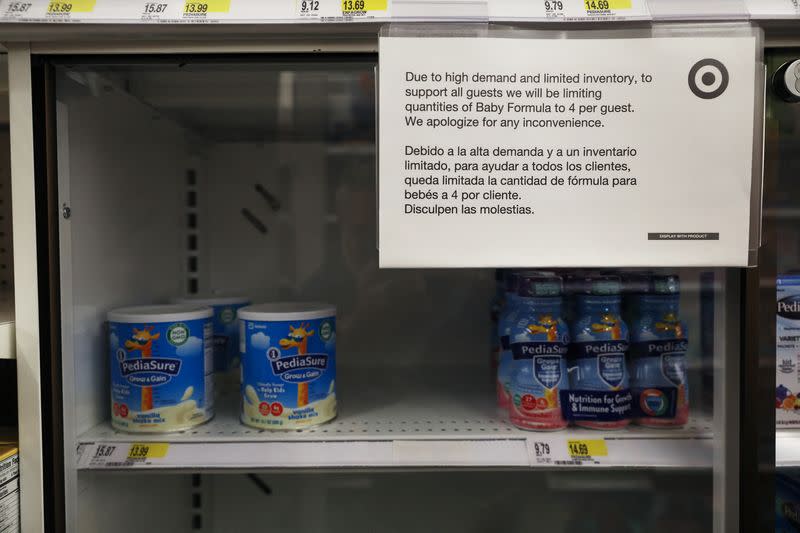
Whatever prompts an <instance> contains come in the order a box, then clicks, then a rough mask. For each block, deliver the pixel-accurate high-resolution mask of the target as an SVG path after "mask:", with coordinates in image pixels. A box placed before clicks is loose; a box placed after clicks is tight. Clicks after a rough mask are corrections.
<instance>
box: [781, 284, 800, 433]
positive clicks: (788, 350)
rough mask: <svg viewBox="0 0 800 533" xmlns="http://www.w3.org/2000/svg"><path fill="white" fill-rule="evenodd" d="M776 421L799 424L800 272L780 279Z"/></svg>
mask: <svg viewBox="0 0 800 533" xmlns="http://www.w3.org/2000/svg"><path fill="white" fill-rule="evenodd" d="M776 289H777V290H776V292H777V309H776V312H777V316H776V317H775V324H776V330H777V331H776V335H777V337H776V339H775V351H776V356H777V361H776V364H775V409H776V413H775V422H776V424H777V425H778V426H779V427H800V397H798V396H800V274H785V275H779V276H778V279H777V287H776Z"/></svg>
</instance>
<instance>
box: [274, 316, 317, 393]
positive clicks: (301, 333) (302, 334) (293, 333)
mask: <svg viewBox="0 0 800 533" xmlns="http://www.w3.org/2000/svg"><path fill="white" fill-rule="evenodd" d="M309 326H310V324H305V323H301V324H300V326H299V327H297V328H295V327H292V326H291V325H290V326H289V335H288V336H287V337H286V338H285V339H281V340H280V341H278V344H280V345H281V348H283V349H284V350H285V349H287V348H297V355H305V354H307V353H308V338H309V337H312V336H313V335H314V330H313V329H311V330H310V329H308V327H309ZM304 405H308V383H298V384H297V407H303V406H304Z"/></svg>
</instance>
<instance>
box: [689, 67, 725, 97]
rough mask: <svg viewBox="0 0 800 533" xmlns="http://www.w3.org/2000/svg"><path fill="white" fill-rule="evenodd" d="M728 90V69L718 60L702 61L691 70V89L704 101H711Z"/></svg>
mask: <svg viewBox="0 0 800 533" xmlns="http://www.w3.org/2000/svg"><path fill="white" fill-rule="evenodd" d="M727 88H728V69H727V68H725V65H723V64H722V63H721V62H719V61H717V60H716V59H711V58H706V59H701V60H700V61H698V62H697V63H695V64H694V65H692V68H691V70H689V89H691V90H692V92H693V93H694V94H695V96H697V97H698V98H702V99H704V100H711V99H712V98H716V97H717V96H719V95H721V94H722V93H724V92H725V89H727Z"/></svg>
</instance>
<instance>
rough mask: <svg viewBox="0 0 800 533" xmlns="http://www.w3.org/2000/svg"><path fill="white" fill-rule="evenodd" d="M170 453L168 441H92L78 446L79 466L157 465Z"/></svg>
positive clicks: (131, 466)
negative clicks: (100, 442) (101, 442)
mask: <svg viewBox="0 0 800 533" xmlns="http://www.w3.org/2000/svg"><path fill="white" fill-rule="evenodd" d="M168 455H169V443H167V442H133V443H121V442H119V443H116V442H115V443H103V444H98V443H91V444H81V445H80V446H78V461H77V463H78V468H135V467H146V466H154V465H157V464H158V463H159V462H160V461H162V460H164V459H166V458H167V456H168Z"/></svg>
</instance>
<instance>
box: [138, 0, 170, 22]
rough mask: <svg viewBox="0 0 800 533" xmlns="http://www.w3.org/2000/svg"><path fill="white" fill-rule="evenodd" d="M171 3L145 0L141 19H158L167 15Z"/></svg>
mask: <svg viewBox="0 0 800 533" xmlns="http://www.w3.org/2000/svg"><path fill="white" fill-rule="evenodd" d="M168 7H169V4H167V3H166V2H145V3H144V7H143V8H142V13H141V20H144V21H147V20H158V19H161V18H162V17H164V16H165V14H166V13H167V8H168Z"/></svg>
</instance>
